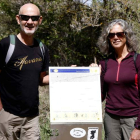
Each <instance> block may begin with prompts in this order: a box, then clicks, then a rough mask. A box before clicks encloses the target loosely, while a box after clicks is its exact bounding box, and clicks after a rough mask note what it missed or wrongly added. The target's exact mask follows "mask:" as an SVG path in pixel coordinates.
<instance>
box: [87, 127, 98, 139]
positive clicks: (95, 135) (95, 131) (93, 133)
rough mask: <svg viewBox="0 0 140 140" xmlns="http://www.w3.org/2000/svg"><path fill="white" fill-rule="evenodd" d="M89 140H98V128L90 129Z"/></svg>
mask: <svg viewBox="0 0 140 140" xmlns="http://www.w3.org/2000/svg"><path fill="white" fill-rule="evenodd" d="M88 140H98V128H97V127H89V128H88Z"/></svg>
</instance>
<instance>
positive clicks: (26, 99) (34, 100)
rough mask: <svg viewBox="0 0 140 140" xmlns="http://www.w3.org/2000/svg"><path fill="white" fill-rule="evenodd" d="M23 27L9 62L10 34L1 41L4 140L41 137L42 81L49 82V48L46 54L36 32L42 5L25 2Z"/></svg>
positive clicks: (0, 119) (0, 109)
mask: <svg viewBox="0 0 140 140" xmlns="http://www.w3.org/2000/svg"><path fill="white" fill-rule="evenodd" d="M16 20H17V23H18V24H19V25H20V27H21V31H20V33H19V34H18V35H17V36H16V37H15V42H16V43H15V49H14V52H13V54H12V56H11V58H10V60H9V61H8V63H7V64H5V58H6V54H7V51H8V48H9V44H10V38H9V37H7V38H4V39H2V40H1V41H0V72H1V77H0V98H1V101H0V140H17V139H20V140H39V139H40V134H39V120H38V114H39V113H38V105H39V97H38V96H39V95H38V85H39V84H43V85H44V84H48V82H49V76H48V75H46V71H47V69H48V51H47V48H46V47H44V48H45V54H44V56H43V55H42V53H41V50H40V47H39V43H38V42H37V40H36V39H34V33H35V31H36V30H37V28H38V26H39V25H40V24H41V22H42V16H41V15H40V10H39V8H38V7H37V6H36V5H34V4H31V3H28V4H25V5H23V6H22V7H21V8H20V10H19V14H18V15H17V16H16Z"/></svg>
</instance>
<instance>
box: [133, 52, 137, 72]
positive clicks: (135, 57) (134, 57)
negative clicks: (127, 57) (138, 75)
mask: <svg viewBox="0 0 140 140" xmlns="http://www.w3.org/2000/svg"><path fill="white" fill-rule="evenodd" d="M137 56H138V53H136V52H135V54H134V56H133V59H134V65H135V68H136V71H138V70H137V65H136V60H137Z"/></svg>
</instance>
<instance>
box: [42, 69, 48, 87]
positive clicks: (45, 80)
mask: <svg viewBox="0 0 140 140" xmlns="http://www.w3.org/2000/svg"><path fill="white" fill-rule="evenodd" d="M48 84H49V75H47V72H45V71H44V72H41V74H40V86H44V85H48Z"/></svg>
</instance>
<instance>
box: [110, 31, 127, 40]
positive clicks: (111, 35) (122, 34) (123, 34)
mask: <svg viewBox="0 0 140 140" xmlns="http://www.w3.org/2000/svg"><path fill="white" fill-rule="evenodd" d="M115 35H116V36H117V37H119V38H122V37H124V36H125V32H117V33H109V34H108V38H109V39H112V38H114V37H115Z"/></svg>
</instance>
